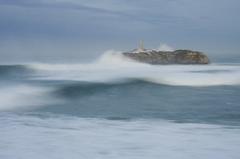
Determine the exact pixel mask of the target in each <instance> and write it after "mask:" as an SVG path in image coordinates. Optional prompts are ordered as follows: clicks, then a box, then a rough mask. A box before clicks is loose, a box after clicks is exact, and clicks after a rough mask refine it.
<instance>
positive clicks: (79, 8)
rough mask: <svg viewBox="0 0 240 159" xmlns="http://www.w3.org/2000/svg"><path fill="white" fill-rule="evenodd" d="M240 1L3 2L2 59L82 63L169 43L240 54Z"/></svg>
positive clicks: (0, 25)
mask: <svg viewBox="0 0 240 159" xmlns="http://www.w3.org/2000/svg"><path fill="white" fill-rule="evenodd" d="M239 16H240V1H239V0H0V55H1V56H0V61H4V62H6V61H40V62H41V61H78V60H79V61H81V60H84V59H89V58H92V57H96V56H98V55H100V54H102V53H103V52H104V51H106V50H109V49H115V50H123V51H126V50H129V49H132V48H135V47H136V45H137V43H138V41H139V40H141V39H143V40H144V41H145V45H146V47H148V48H157V47H158V46H159V45H160V43H166V44H168V45H170V46H172V47H174V48H176V49H178V48H190V49H195V50H201V51H205V52H207V53H209V54H210V55H221V56H222V55H223V54H225V55H240V51H239V50H240V45H239V43H240V18H239Z"/></svg>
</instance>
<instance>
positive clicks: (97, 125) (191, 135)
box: [0, 46, 240, 159]
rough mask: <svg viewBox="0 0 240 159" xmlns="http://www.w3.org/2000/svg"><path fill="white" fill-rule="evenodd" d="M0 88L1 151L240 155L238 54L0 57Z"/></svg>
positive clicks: (21, 154) (11, 154)
mask: <svg viewBox="0 0 240 159" xmlns="http://www.w3.org/2000/svg"><path fill="white" fill-rule="evenodd" d="M165 47H167V46H165ZM164 49H166V48H164ZM168 49H169V48H168ZM0 88H1V89H0V97H1V98H0V127H1V131H0V158H4V159H8V158H9V159H12V158H56V159H59V158H131V159H132V158H179V156H181V158H189V159H190V158H193V157H194V158H213V157H215V158H216V157H217V158H236V159H237V158H239V157H240V156H239V153H238V150H239V149H240V144H239V143H240V142H239V138H240V136H239V130H240V129H239V126H240V106H239V102H240V101H239V96H240V64H238V63H229V64H221V63H212V64H210V65H148V64H142V63H137V62H134V61H131V60H128V59H125V58H124V57H123V56H121V55H120V54H119V53H118V52H116V51H113V50H112V51H108V52H106V53H104V54H103V55H102V56H101V57H100V58H98V59H96V60H94V61H92V62H90V63H75V64H50V63H28V64H24V65H23V64H22V65H1V66H0ZM46 151H47V152H48V153H46ZM58 152H62V153H61V155H60V154H59V153H58ZM16 155H17V156H16Z"/></svg>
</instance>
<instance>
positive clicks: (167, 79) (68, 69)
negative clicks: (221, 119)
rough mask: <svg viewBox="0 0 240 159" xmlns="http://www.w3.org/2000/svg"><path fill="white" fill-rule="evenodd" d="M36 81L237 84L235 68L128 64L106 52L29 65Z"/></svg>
mask: <svg viewBox="0 0 240 159" xmlns="http://www.w3.org/2000/svg"><path fill="white" fill-rule="evenodd" d="M29 67H31V68H34V69H35V70H37V71H38V72H39V73H40V75H41V76H40V77H38V79H47V80H74V81H87V82H105V83H108V82H116V81H126V80H129V79H139V80H145V81H148V82H153V83H158V84H166V85H177V86H178V85H179V86H216V85H238V84H240V66H239V65H221V64H211V65H149V64H143V63H138V62H134V61H131V60H129V59H126V58H125V57H123V56H122V55H121V54H120V53H119V52H115V51H108V52H106V53H105V54H103V55H102V56H101V57H100V58H99V59H98V60H95V61H94V62H92V63H87V64H60V65H58V64H55V65H54V64H53V65H52V64H33V65H29Z"/></svg>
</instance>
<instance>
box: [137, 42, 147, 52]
mask: <svg viewBox="0 0 240 159" xmlns="http://www.w3.org/2000/svg"><path fill="white" fill-rule="evenodd" d="M145 50H146V49H145V48H144V44H143V41H140V42H139V46H138V49H137V52H143V51H145Z"/></svg>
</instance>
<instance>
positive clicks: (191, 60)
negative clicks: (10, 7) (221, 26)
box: [122, 50, 210, 65]
mask: <svg viewBox="0 0 240 159" xmlns="http://www.w3.org/2000/svg"><path fill="white" fill-rule="evenodd" d="M122 54H123V55H124V56H125V57H127V58H130V59H132V60H135V61H138V62H143V63H149V64H154V65H160V64H209V63H210V61H209V58H208V57H207V56H206V55H205V54H204V53H202V52H198V51H191V50H175V51H157V50H141V51H136V50H133V51H130V52H124V53H122Z"/></svg>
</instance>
